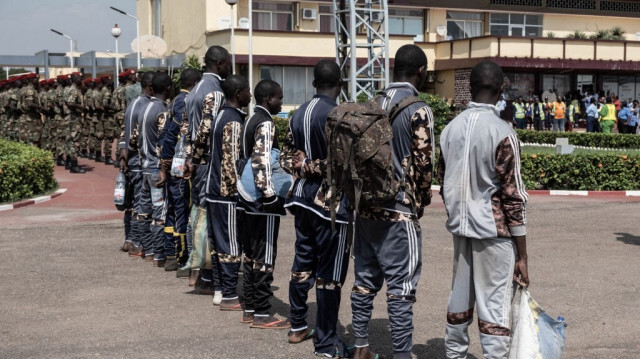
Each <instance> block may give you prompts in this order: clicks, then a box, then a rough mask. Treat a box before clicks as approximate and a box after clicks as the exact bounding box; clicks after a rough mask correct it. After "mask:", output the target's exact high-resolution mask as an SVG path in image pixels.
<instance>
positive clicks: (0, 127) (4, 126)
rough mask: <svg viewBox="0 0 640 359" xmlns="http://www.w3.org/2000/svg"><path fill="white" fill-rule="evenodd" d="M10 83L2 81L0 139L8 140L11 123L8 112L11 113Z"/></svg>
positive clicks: (0, 91) (0, 87) (0, 93)
mask: <svg viewBox="0 0 640 359" xmlns="http://www.w3.org/2000/svg"><path fill="white" fill-rule="evenodd" d="M8 88H9V81H7V80H2V81H0V138H3V139H7V138H8V132H9V131H8V127H9V121H8V116H7V112H8V111H9V97H8V95H9V92H8Z"/></svg>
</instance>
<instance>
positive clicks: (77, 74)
mask: <svg viewBox="0 0 640 359" xmlns="http://www.w3.org/2000/svg"><path fill="white" fill-rule="evenodd" d="M71 75H76V76H82V72H78V71H74V72H72V73H71Z"/></svg>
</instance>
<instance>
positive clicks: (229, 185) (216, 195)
mask: <svg viewBox="0 0 640 359" xmlns="http://www.w3.org/2000/svg"><path fill="white" fill-rule="evenodd" d="M246 115H247V114H246V113H244V112H242V111H241V110H239V109H237V108H234V107H230V106H225V107H223V108H222V110H220V113H219V114H218V116H217V117H216V120H215V121H214V124H213V127H212V129H211V132H212V134H211V143H210V148H211V159H210V161H209V171H208V176H209V178H208V179H207V188H206V195H207V199H209V200H218V201H219V200H223V201H229V200H231V201H235V197H237V196H238V189H237V186H236V183H237V181H238V176H237V174H236V161H238V159H239V158H240V157H241V143H240V132H241V131H242V123H243V122H244V118H245V117H246Z"/></svg>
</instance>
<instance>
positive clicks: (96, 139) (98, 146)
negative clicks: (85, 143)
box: [91, 114, 104, 152]
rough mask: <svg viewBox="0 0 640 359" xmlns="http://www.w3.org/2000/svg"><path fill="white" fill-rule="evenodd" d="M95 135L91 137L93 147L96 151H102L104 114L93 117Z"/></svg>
mask: <svg viewBox="0 0 640 359" xmlns="http://www.w3.org/2000/svg"><path fill="white" fill-rule="evenodd" d="M91 125H92V126H93V136H92V137H91V148H93V150H94V151H96V152H100V151H102V140H103V139H104V126H103V125H102V115H101V114H95V115H94V116H93V119H92V123H91Z"/></svg>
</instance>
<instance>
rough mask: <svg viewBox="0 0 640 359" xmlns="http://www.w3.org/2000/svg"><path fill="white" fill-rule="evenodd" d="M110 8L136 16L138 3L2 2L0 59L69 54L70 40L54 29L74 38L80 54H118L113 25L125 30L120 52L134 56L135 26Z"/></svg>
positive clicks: (105, 0)
mask: <svg viewBox="0 0 640 359" xmlns="http://www.w3.org/2000/svg"><path fill="white" fill-rule="evenodd" d="M109 6H113V7H116V8H119V9H121V10H124V11H126V12H128V13H130V14H133V15H135V14H136V0H0V55H33V54H34V53H36V52H38V51H41V50H49V51H50V52H65V51H69V40H68V39H66V38H64V37H62V36H60V35H56V34H54V33H53V32H51V31H50V30H49V29H51V28H53V29H56V30H58V31H60V32H63V33H65V34H67V35H69V36H71V37H72V38H73V39H74V40H75V41H76V50H77V51H80V52H87V51H91V50H95V51H101V52H106V51H107V50H109V51H114V52H115V41H114V38H113V36H111V28H112V27H113V25H114V24H118V27H120V28H121V29H122V35H120V38H119V40H118V48H119V51H120V52H121V53H123V52H131V45H130V44H131V41H133V39H134V38H135V37H136V22H135V20H134V19H132V18H130V17H128V16H124V15H121V14H120V13H117V12H115V11H113V10H111V9H109Z"/></svg>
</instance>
